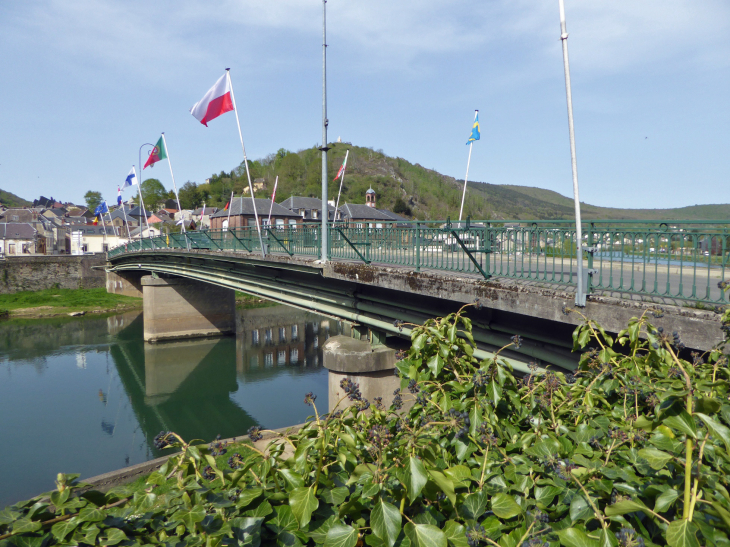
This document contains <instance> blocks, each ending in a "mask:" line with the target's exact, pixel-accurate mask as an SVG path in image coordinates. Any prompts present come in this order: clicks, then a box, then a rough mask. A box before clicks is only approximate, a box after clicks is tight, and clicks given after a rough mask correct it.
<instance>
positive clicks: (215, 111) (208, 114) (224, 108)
mask: <svg viewBox="0 0 730 547" xmlns="http://www.w3.org/2000/svg"><path fill="white" fill-rule="evenodd" d="M231 110H233V98H232V97H231V83H230V81H229V80H228V72H226V73H225V74H224V75H223V76H221V77H220V78H219V79H218V81H217V82H216V83H215V85H214V86H213V87H211V88H210V89H209V90H208V92H207V93H206V94H205V95H204V96H203V98H202V99H200V100H199V101H198V102H197V103H195V104H194V105H193V108H191V109H190V113H191V114H192V115H193V117H195V119H196V120H198V121H199V122H200V123H202V124H203V125H204V126H205V127H208V122H209V121H211V120H214V119H215V118H217V117H218V116H220V115H221V114H225V113H226V112H230V111H231Z"/></svg>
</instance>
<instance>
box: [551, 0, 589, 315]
mask: <svg viewBox="0 0 730 547" xmlns="http://www.w3.org/2000/svg"><path fill="white" fill-rule="evenodd" d="M558 6H559V8H560V41H561V42H562V43H563V68H564V69H565V96H566V100H567V103H568V134H569V136H570V160H571V161H570V162H571V167H572V170H573V201H574V203H575V239H576V259H577V262H578V272H577V274H578V279H577V280H576V286H575V305H576V306H580V307H584V306H585V305H586V293H585V289H586V288H585V287H584V286H583V234H582V226H581V219H580V197H579V195H578V161H577V160H576V154H575V131H574V128H573V94H572V92H571V86H570V62H569V60H568V31H567V30H566V25H565V5H564V3H563V0H558Z"/></svg>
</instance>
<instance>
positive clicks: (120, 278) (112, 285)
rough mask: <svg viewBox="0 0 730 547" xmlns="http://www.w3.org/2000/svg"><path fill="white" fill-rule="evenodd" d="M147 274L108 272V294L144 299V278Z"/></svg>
mask: <svg viewBox="0 0 730 547" xmlns="http://www.w3.org/2000/svg"><path fill="white" fill-rule="evenodd" d="M144 273H146V272H124V273H123V274H118V273H115V272H106V292H108V293H112V294H122V295H124V296H136V297H138V298H141V297H142V276H143V275H144Z"/></svg>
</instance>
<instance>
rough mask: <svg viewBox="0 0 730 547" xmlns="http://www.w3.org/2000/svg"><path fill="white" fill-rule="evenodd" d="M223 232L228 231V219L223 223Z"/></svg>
mask: <svg viewBox="0 0 730 547" xmlns="http://www.w3.org/2000/svg"><path fill="white" fill-rule="evenodd" d="M223 231H224V232H226V231H228V219H226V220H224V221H223Z"/></svg>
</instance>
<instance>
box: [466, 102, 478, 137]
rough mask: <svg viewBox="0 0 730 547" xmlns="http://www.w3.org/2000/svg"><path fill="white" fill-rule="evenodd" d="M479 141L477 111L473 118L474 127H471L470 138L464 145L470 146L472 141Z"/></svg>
mask: <svg viewBox="0 0 730 547" xmlns="http://www.w3.org/2000/svg"><path fill="white" fill-rule="evenodd" d="M478 140H479V111H478V110H477V113H476V115H475V116H474V125H472V126H471V136H470V137H469V140H468V141H466V144H471V143H473V142H474V141H478Z"/></svg>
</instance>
